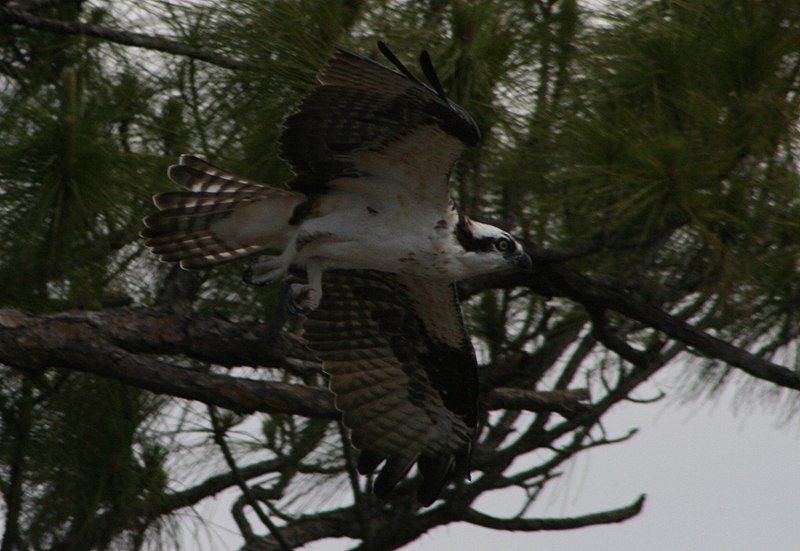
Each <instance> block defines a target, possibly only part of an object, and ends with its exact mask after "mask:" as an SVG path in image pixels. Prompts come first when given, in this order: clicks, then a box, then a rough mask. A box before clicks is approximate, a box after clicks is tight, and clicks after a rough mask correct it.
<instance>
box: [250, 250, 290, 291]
mask: <svg viewBox="0 0 800 551" xmlns="http://www.w3.org/2000/svg"><path fill="white" fill-rule="evenodd" d="M296 255H297V240H296V239H292V240H291V241H290V242H289V244H288V245H286V248H285V249H283V252H282V253H281V254H280V255H278V256H273V255H263V256H259V257H258V258H256V259H255V260H254V261H253V262H252V263H251V264H250V265H249V266H248V267H247V269H246V270H245V272H244V275H243V276H242V279H244V281H245V283H250V284H253V285H264V284H265V283H272V282H275V281H278V280H279V279H280V278H281V277H283V276H284V275H285V274H286V272H287V270H288V269H289V267H290V266H291V265H292V262H293V261H294V257H295V256H296Z"/></svg>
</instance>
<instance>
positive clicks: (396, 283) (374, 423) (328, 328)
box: [304, 271, 478, 505]
mask: <svg viewBox="0 0 800 551" xmlns="http://www.w3.org/2000/svg"><path fill="white" fill-rule="evenodd" d="M304 337H305V339H306V340H307V342H308V345H309V346H310V347H311V348H312V349H313V350H314V351H315V352H316V353H317V354H318V355H319V356H320V359H321V360H322V361H323V369H324V370H325V372H326V373H328V374H329V375H330V387H331V390H332V391H333V392H334V394H335V396H336V407H337V408H338V409H339V410H341V411H342V413H343V421H344V424H345V426H346V427H347V428H348V429H349V431H350V435H351V439H352V442H353V445H354V446H355V447H356V448H358V449H359V450H360V455H359V460H358V469H359V471H360V472H361V473H362V474H366V473H369V472H372V471H374V470H375V469H376V468H377V467H378V466H379V465H380V463H381V462H383V461H385V462H386V464H385V466H384V467H383V468H382V470H381V472H380V474H379V475H378V477H377V479H376V481H375V485H374V491H375V494H376V495H378V496H379V497H385V496H386V495H387V494H388V493H389V492H390V491H391V490H392V489H393V488H394V487H395V485H396V484H397V483H398V482H399V481H400V480H402V478H403V477H404V476H405V475H406V473H407V472H408V470H409V469H410V468H411V467H412V466H413V465H414V463H417V464H418V467H419V470H420V473H421V474H422V479H423V480H422V483H421V485H420V486H419V488H418V493H417V496H418V500H419V501H420V503H422V504H424V505H429V504H430V503H433V501H434V500H435V499H436V498H437V497H438V495H439V493H440V492H441V489H442V488H443V487H444V485H445V484H446V483H447V482H448V480H450V479H451V478H452V475H453V474H454V473H455V474H458V475H460V476H466V475H467V474H468V470H469V453H470V449H471V442H472V437H473V434H474V432H475V427H476V425H477V402H478V376H477V367H476V361H475V353H474V351H473V349H472V345H471V343H470V340H469V336H468V335H467V332H466V329H465V327H464V322H463V318H462V316H461V309H460V306H459V304H458V298H457V296H456V294H455V287H454V286H453V285H452V284H445V283H440V282H435V281H431V280H427V279H423V278H418V277H410V276H404V275H392V274H387V273H383V272H372V271H328V272H326V273H325V278H324V282H323V298H322V302H321V304H320V306H319V308H317V310H315V311H314V312H313V313H312V314H310V315H309V316H308V318H307V319H306V320H305V322H304Z"/></svg>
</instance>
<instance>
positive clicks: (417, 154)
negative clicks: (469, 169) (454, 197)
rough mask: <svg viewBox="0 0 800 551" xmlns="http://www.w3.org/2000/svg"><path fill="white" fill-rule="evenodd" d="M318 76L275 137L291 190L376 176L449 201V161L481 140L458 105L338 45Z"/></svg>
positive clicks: (429, 197) (432, 198) (308, 190)
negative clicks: (291, 172)
mask: <svg viewBox="0 0 800 551" xmlns="http://www.w3.org/2000/svg"><path fill="white" fill-rule="evenodd" d="M429 70H430V71H432V68H430V69H429ZM318 79H319V82H320V86H318V87H317V88H316V89H315V90H313V91H312V92H311V93H310V94H309V95H308V96H307V97H306V98H305V100H304V101H303V102H302V104H301V106H300V110H299V112H297V113H295V114H294V115H292V116H290V117H289V118H287V120H286V128H285V130H284V133H283V136H282V139H281V155H282V156H283V158H285V159H286V160H288V161H289V162H290V163H291V165H292V167H293V169H294V171H295V173H296V175H297V176H296V178H295V179H294V180H293V181H292V182H291V183H290V187H291V188H292V189H295V190H298V191H302V192H304V193H307V194H316V193H321V192H324V191H325V189H326V187H327V186H329V184H330V183H331V182H333V181H336V180H341V179H343V178H344V179H354V178H355V179H357V178H359V177H360V176H379V177H382V178H385V179H389V180H392V181H394V182H395V183H396V184H397V186H398V187H401V188H402V189H403V190H405V191H407V192H411V193H415V194H416V195H415V197H416V198H417V199H424V200H427V201H436V202H437V203H440V202H445V203H446V201H448V198H449V186H448V176H449V173H450V170H451V168H452V165H453V163H454V162H455V161H456V160H457V159H458V158H459V157H460V156H461V154H462V153H463V151H464V150H465V149H466V148H467V147H470V146H473V145H476V144H477V143H478V141H479V140H480V131H479V130H478V127H477V125H476V124H475V121H473V120H472V118H471V117H470V116H469V115H468V114H467V113H466V112H465V111H464V110H463V109H462V108H461V107H459V106H458V105H455V104H454V103H452V102H450V101H448V100H447V99H446V98H444V97H440V95H439V94H438V93H437V92H436V91H435V90H433V89H431V88H430V87H428V86H426V85H424V84H422V83H421V82H420V81H419V80H417V79H415V78H410V77H409V76H405V75H402V74H400V73H398V72H396V71H393V70H391V69H389V68H387V67H384V66H383V65H380V64H378V63H376V62H374V61H372V60H369V59H367V58H365V57H362V56H359V55H357V54H354V53H351V52H348V51H346V50H343V49H341V48H338V49H337V50H336V52H335V54H334V55H333V57H332V58H331V60H330V62H329V63H328V65H327V67H326V68H324V69H323V70H322V72H321V73H320V74H319V76H318ZM436 82H438V80H437V81H436ZM409 160H413V163H411V164H409ZM338 185H342V184H341V182H338Z"/></svg>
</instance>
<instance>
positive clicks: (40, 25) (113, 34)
mask: <svg viewBox="0 0 800 551" xmlns="http://www.w3.org/2000/svg"><path fill="white" fill-rule="evenodd" d="M0 23H11V24H14V25H22V26H24V27H28V28H30V29H37V30H41V31H47V32H52V33H58V34H69V35H79V36H92V37H95V38H102V39H103V40H108V41H109V42H115V43H117V44H123V45H125V46H134V47H136V48H145V49H148V50H157V51H159V52H165V53H168V54H176V55H181V56H186V57H190V58H192V59H198V60H200V61H205V62H208V63H211V64H213V65H217V66H219V67H225V68H226V69H248V68H252V67H251V66H250V65H249V64H248V63H246V62H244V61H241V60H238V59H234V58H230V57H227V56H224V55H221V54H218V53H216V52H213V51H211V50H205V49H203V48H195V47H193V46H189V45H188V44H184V43H182V42H178V41H177V40H175V39H173V38H169V37H166V36H159V35H148V34H141V33H130V32H125V31H120V30H118V29H111V28H108V27H103V26H100V25H90V24H88V23H81V22H78V21H61V20H58V19H50V18H46V17H40V16H38V15H34V14H32V13H29V12H27V11H24V10H21V9H18V8H14V7H10V6H7V7H0Z"/></svg>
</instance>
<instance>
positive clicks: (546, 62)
mask: <svg viewBox="0 0 800 551" xmlns="http://www.w3.org/2000/svg"><path fill="white" fill-rule="evenodd" d="M186 4H187V5H184V3H171V2H161V1H156V0H153V1H149V2H143V3H139V2H119V3H117V2H115V3H113V4H112V3H110V2H109V3H104V2H92V3H91V6H94V8H92V7H91V6H90V5H89V3H85V2H77V1H76V2H64V3H59V5H58V6H56V7H51V8H47V9H46V10H44V11H43V14H44V15H46V16H48V17H56V18H60V19H62V20H65V21H70V20H81V21H91V22H94V23H97V24H108V25H113V26H116V27H118V28H122V29H125V28H127V29H129V30H132V31H137V32H139V31H142V30H144V31H147V30H148V29H140V28H139V27H138V26H139V25H140V22H141V21H142V20H147V16H150V17H152V19H153V20H155V21H158V25H152V26H153V28H152V29H149V31H152V32H154V33H155V32H156V31H157V32H159V33H165V27H167V29H166V31H168V34H170V35H172V36H175V37H177V38H178V39H179V40H180V41H182V42H184V43H185V44H187V45H191V46H194V47H198V48H206V49H209V50H213V51H215V52H218V53H221V54H224V55H227V56H230V57H232V58H235V59H238V60H241V61H243V62H245V63H247V64H248V66H249V67H251V69H247V70H240V71H232V70H227V69H222V68H220V67H216V66H213V65H210V64H208V63H204V62H201V61H198V60H193V59H190V58H188V57H180V56H167V55H161V54H153V53H150V52H148V53H143V50H139V49H129V48H126V47H124V46H120V45H111V44H108V43H104V42H103V41H101V40H99V39H95V38H87V37H77V36H66V35H59V34H47V33H44V32H41V31H36V30H31V29H26V28H24V27H22V26H16V25H10V24H8V23H5V22H0V32H2V33H3V36H4V37H5V38H4V40H3V41H2V43H0V213H2V216H0V307H2V308H6V307H10V308H20V309H26V310H32V311H60V310H67V309H75V308H85V309H100V308H104V307H106V306H107V305H109V304H111V303H114V299H115V298H120V297H121V298H122V299H123V300H125V301H128V302H132V303H134V304H136V305H141V304H151V303H152V302H153V300H154V297H155V296H156V295H157V292H158V288H159V285H160V281H161V279H162V276H163V275H164V274H165V272H166V268H165V267H164V266H160V265H158V263H157V262H156V261H155V260H154V259H152V258H150V256H149V255H147V254H144V251H143V247H142V243H141V240H140V239H139V238H138V231H139V230H140V229H141V228H140V226H141V222H140V221H141V218H142V216H144V215H145V214H146V213H148V212H149V211H150V210H151V209H152V207H151V204H152V203H151V200H150V196H151V195H152V194H153V193H155V192H158V191H164V190H167V189H172V188H173V186H172V184H171V183H169V182H168V181H167V179H166V177H165V170H166V167H167V166H168V165H170V164H172V163H173V162H175V159H176V157H177V155H179V154H181V153H195V154H198V155H200V156H204V157H206V158H208V159H209V160H210V161H211V162H213V163H215V164H218V165H223V166H226V167H229V168H230V169H231V170H232V171H234V172H237V173H240V174H242V175H243V176H247V177H251V178H253V179H256V180H259V181H263V182H266V183H269V184H271V185H281V184H282V183H283V182H285V181H286V180H287V179H288V178H289V177H290V175H291V173H290V170H289V167H288V166H287V165H286V163H285V162H284V161H282V160H281V159H280V158H279V157H278V155H277V152H278V141H279V137H280V134H281V130H282V126H281V121H282V120H283V119H284V117H285V116H286V115H287V114H289V113H291V112H292V110H293V109H295V108H296V106H297V105H298V103H299V101H300V100H301V98H302V97H303V95H304V94H305V93H306V92H307V91H308V90H310V89H311V88H312V87H313V86H314V85H315V79H314V75H315V72H316V71H317V69H318V68H319V67H321V66H322V65H324V63H325V60H326V59H327V58H328V56H329V55H330V53H331V52H332V51H333V47H334V45H336V44H340V45H343V46H345V47H347V48H350V49H352V50H356V51H359V52H362V53H364V54H366V55H369V56H372V57H375V58H376V59H377V58H378V51H377V47H376V45H375V44H376V40H377V39H383V40H385V41H386V42H387V43H388V44H389V45H390V46H391V47H392V49H393V50H394V51H396V52H397V54H398V56H399V57H400V58H401V59H402V60H403V61H404V62H407V63H408V65H409V67H416V63H415V60H416V56H417V54H418V51H419V50H420V49H421V48H427V49H429V51H430V53H431V55H432V57H433V59H434V60H435V63H436V65H437V68H438V70H439V74H440V76H441V80H442V83H443V85H444V88H445V89H446V90H447V91H448V93H449V95H450V96H451V98H452V99H453V100H454V101H456V102H458V103H459V104H461V105H463V106H464V107H465V108H466V109H467V110H468V111H469V112H471V113H472V114H473V115H474V117H475V119H476V121H477V122H478V125H479V126H480V128H481V130H482V133H483V135H484V140H483V143H482V145H481V146H480V147H479V148H477V149H476V150H474V151H472V152H470V153H469V155H468V156H467V158H466V159H465V161H464V162H463V163H462V164H461V165H459V166H458V167H457V168H456V170H455V171H454V173H453V184H454V187H455V189H456V192H457V194H458V196H459V201H460V203H461V205H462V206H463V207H464V210H466V211H467V212H468V213H469V214H470V215H475V216H479V217H481V216H482V217H491V218H500V219H502V220H504V221H505V222H507V223H509V224H512V225H515V226H516V227H517V229H519V231H520V232H521V233H522V234H524V235H525V236H526V237H528V238H530V239H532V240H533V241H534V242H536V243H537V244H542V245H545V246H549V247H553V248H559V249H563V250H569V249H572V248H574V249H575V250H579V251H581V250H583V251H588V252H584V253H581V254H576V257H575V258H574V259H572V260H571V261H572V262H573V264H574V265H575V266H576V267H578V268H580V269H582V270H584V271H587V272H590V273H593V274H594V275H597V276H600V277H602V278H604V280H609V281H612V282H614V283H616V284H617V285H618V286H620V287H622V288H625V289H626V290H628V291H629V292H631V293H633V294H634V295H636V296H640V297H642V298H644V299H646V300H647V301H648V302H650V303H652V304H654V305H657V306H659V307H662V308H664V309H666V310H672V311H676V310H679V309H681V308H686V309H687V310H691V311H692V312H694V313H695V314H696V319H697V320H698V324H699V325H701V326H702V327H705V328H712V329H715V330H717V332H718V333H719V334H720V335H722V336H724V337H726V338H728V339H730V340H732V341H734V342H736V343H737V344H739V345H742V346H751V347H754V346H755V347H757V348H758V349H759V350H761V351H763V352H764V354H765V355H769V354H776V353H779V352H781V351H783V352H787V350H789V351H790V350H791V347H792V346H796V342H795V341H796V336H797V335H798V334H799V333H800V319H798V318H799V317H800V314H798V308H797V304H800V278H798V269H799V266H800V175H799V174H798V162H797V154H798V145H799V144H798V140H797V138H796V136H797V128H798V120H799V119H800V101H798V93H797V90H798V86H799V85H800V54H798V52H800V9H798V7H797V3H796V2H781V1H777V0H775V1H764V2H757V1H752V0H751V1H747V0H696V1H693V2H684V1H678V0H675V1H655V0H653V1H646V2H639V1H633V0H630V1H626V2H615V3H610V4H611V5H612V7H611V8H610V9H608V10H606V11H602V12H601V11H599V9H597V8H590V7H588V5H587V4H585V3H579V2H577V1H575V0H561V1H558V2H539V1H521V2H520V1H488V0H485V1H484V0H481V1H475V2H466V1H443V0H413V1H407V2H397V1H393V2H387V1H379V0H375V1H368V0H336V1H322V0H301V1H297V2H285V1H280V0H272V1H265V0H221V1H218V2H194V3H186ZM97 6H103V8H98V7H97ZM126 10H127V11H126ZM587 244H588V245H589V246H587ZM242 268H243V263H242V262H239V263H234V264H233V265H230V266H222V267H218V268H215V269H213V270H210V271H208V272H206V273H203V274H202V276H201V277H202V278H203V282H202V286H201V289H200V293H199V297H198V300H197V302H196V304H195V307H196V309H197V310H198V311H200V312H206V313H207V312H213V313H215V314H220V315H222V316H227V317H230V318H244V317H249V318H253V317H255V318H256V319H266V318H269V317H270V316H271V315H272V314H273V312H274V311H275V310H274V309H275V306H276V305H277V304H278V303H279V300H280V287H279V286H268V287H265V288H254V287H248V286H246V285H244V284H243V283H242V282H241V278H240V276H241V272H242ZM467 308H468V312H469V314H470V316H469V321H470V324H471V326H472V329H473V333H474V336H475V338H476V340H477V341H478V345H479V346H478V347H479V350H480V351H481V357H482V359H488V360H491V361H493V360H496V359H501V358H503V357H504V356H505V355H509V354H514V353H518V352H520V351H528V352H531V351H534V352H535V351H537V348H536V347H538V346H540V345H541V347H542V349H545V348H546V346H545V345H550V346H552V345H553V341H557V343H556V344H558V343H561V340H559V339H567V340H568V343H567V344H564V345H563V348H562V349H561V350H563V349H566V347H567V346H568V344H570V343H572V342H573V341H575V340H577V338H578V334H579V333H580V331H581V327H583V324H584V323H585V322H586V319H587V316H586V313H585V312H584V311H583V309H581V308H579V307H576V306H574V305H572V304H558V308H555V309H554V308H551V307H550V305H548V304H546V302H545V300H544V299H542V298H541V297H536V296H531V295H529V294H521V293H517V294H514V293H512V292H510V291H508V292H506V291H503V292H499V291H496V292H486V293H484V294H482V295H481V296H479V297H477V298H476V299H475V300H473V301H472V302H470V303H469V304H468V305H467ZM692 308H694V310H692ZM553 310H557V314H553ZM550 316H554V318H553V319H550ZM687 317H691V316H687ZM551 322H552V325H553V326H556V327H560V328H561V332H560V333H558V334H557V335H556V336H555V337H552V334H553V333H549V335H550V336H551V340H550V341H547V340H546V339H545V338H544V337H542V336H541V333H537V332H536V331H539V330H541V328H543V327H544V328H547V327H548V323H551ZM700 322H702V323H700ZM537 328H538V329H537ZM626 330H628V331H630V332H629V333H628V334H627V335H626V336H627V337H628V338H630V339H631V341H632V342H633V343H634V344H642V343H648V342H649V341H648V339H652V338H653V333H652V332H648V331H646V330H642V328H640V327H633V328H626ZM556 348H557V346H556ZM558 356H559V354H555V357H558ZM787 357H791V354H790V353H787ZM795 357H796V355H795ZM600 363H601V364H602V362H600ZM555 364H556V361H555V359H554V360H553V362H552V363H551V364H545V365H544V367H542V368H541V371H546V370H547V369H548V368H549V367H550V366H551V365H555ZM2 374H3V380H2V382H0V411H1V412H2V416H3V417H2V427H0V429H2V430H0V464H1V465H2V466H3V468H4V470H8V469H7V468H6V467H7V466H9V465H10V464H12V463H13V461H14V459H13V457H14V451H15V449H16V448H15V446H16V445H17V444H18V437H17V436H15V435H16V432H15V431H16V430H17V429H18V428H19V427H20V421H19V420H20V419H24V415H22V413H23V412H24V411H25V408H26V407H29V406H30V407H32V408H33V411H34V413H35V415H34V419H35V422H33V423H32V424H31V425H30V427H28V428H27V430H26V432H27V433H28V434H29V439H28V442H27V444H26V446H27V448H26V449H27V450H28V451H27V455H28V465H27V470H26V476H27V479H26V481H25V487H26V490H27V494H26V500H27V505H28V508H27V511H26V514H25V515H24V524H25V531H26V536H25V537H26V541H27V543H28V544H29V547H30V548H31V549H38V548H47V547H48V546H49V545H51V544H52V543H53V542H56V541H61V540H62V539H64V538H66V537H69V538H72V541H82V540H81V537H82V535H83V534H88V533H89V532H91V530H92V529H93V528H92V527H93V525H94V524H95V523H97V522H99V519H106V520H108V518H111V519H112V521H113V522H118V524H119V525H124V519H125V517H126V515H128V514H130V512H131V511H132V510H133V508H135V507H137V506H139V505H141V504H144V503H153V502H157V501H158V499H159V498H160V497H161V496H163V494H164V493H165V492H166V488H167V485H168V476H167V472H166V471H167V469H166V465H167V464H168V463H169V461H171V460H173V459H174V458H175V456H181V453H183V452H185V450H181V449H178V451H175V449H174V448H171V447H170V446H169V445H166V444H164V440H163V439H161V438H159V434H158V431H156V430H155V429H154V428H153V426H154V425H155V424H156V423H157V420H159V419H163V418H164V412H163V408H164V407H166V406H165V404H164V402H163V401H162V400H156V399H154V398H153V397H152V396H151V395H149V394H147V393H145V392H144V391H136V390H133V389H132V388H130V387H124V386H122V385H120V384H117V383H110V382H108V381H102V380H98V379H95V378H93V377H88V376H83V375H77V374H76V375H73V376H70V377H69V378H68V379H67V380H65V381H60V380H59V379H58V377H56V376H55V375H54V374H51V373H47V374H39V375H38V376H37V377H36V378H33V379H31V380H35V381H36V385H35V386H36V388H35V392H33V396H34V398H33V399H34V400H39V401H37V402H35V405H30V404H27V403H26V402H25V401H24V400H21V399H20V392H21V391H20V389H21V388H22V385H21V384H20V383H19V381H20V377H21V376H20V375H14V376H12V374H11V372H10V371H8V370H4V371H3V372H2ZM273 375H274V374H270V375H269V376H270V377H272V376H273ZM551 376H552V375H551ZM274 378H276V379H280V380H284V381H297V380H298V378H297V376H296V375H295V374H294V373H291V374H289V372H288V371H287V374H283V375H281V376H275V377H274ZM720 380H724V375H723V376H721V378H715V379H713V380H712V383H714V384H716V383H717V382H719V381H720ZM311 382H318V381H311ZM696 388H705V387H704V386H702V385H700V386H696ZM48 389H49V390H48ZM37 397H38V398H37ZM240 421H243V419H242V418H239V417H232V418H230V419H226V422H228V424H229V425H230V427H227V425H226V428H231V429H232V430H231V432H233V429H234V428H236V427H237V426H238V425H239V423H240ZM181 423H182V421H181ZM176 424H178V425H179V426H180V427H181V429H183V427H184V425H183V424H180V423H176ZM333 428H334V427H333V425H332V424H330V423H328V422H321V421H307V422H299V421H298V420H297V419H295V418H292V417H289V416H285V417H284V416H271V417H267V418H265V420H264V422H263V426H262V430H261V432H260V434H259V435H258V436H259V441H258V443H257V445H255V446H253V447H254V448H256V449H258V450H259V452H261V453H267V452H270V453H272V454H273V455H275V456H280V455H283V456H287V457H291V458H296V459H297V461H298V462H299V461H300V460H301V459H302V460H304V461H311V462H313V463H314V464H315V465H318V466H322V467H324V468H325V469H332V468H333V467H338V466H340V462H339V459H340V457H341V455H340V452H341V449H340V448H338V447H337V446H338V444H337V442H338V440H336V436H337V434H335V431H334V430H333ZM24 432H25V431H24ZM184 432H185V433H189V432H191V431H190V430H188V429H187V430H185V431H184ZM181 457H182V456H181ZM204 459H205V458H204ZM323 470H324V469H323ZM290 474H292V475H293V474H296V473H290ZM339 475H341V473H337V474H335V475H331V479H334V478H336V476H338V478H337V479H336V480H338V481H339V482H341V481H342V480H344V476H339ZM281 476H282V477H283V478H280V484H283V483H284V481H285V483H286V484H288V483H289V482H288V481H289V480H291V476H289V474H287V473H282V475H281ZM325 476H327V472H326V474H325ZM314 480H316V479H314ZM316 489H317V488H316V486H315V483H314V482H313V481H312V482H308V483H307V484H306V486H305V487H303V488H301V489H299V490H295V491H294V493H291V492H289V493H287V496H289V497H288V498H287V501H293V500H295V501H296V498H298V496H303V495H313V494H314V492H315V490H316ZM298 503H299V502H298Z"/></svg>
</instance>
